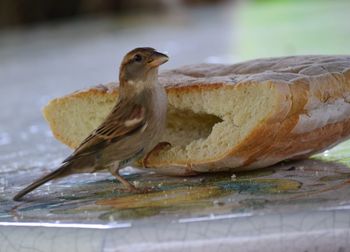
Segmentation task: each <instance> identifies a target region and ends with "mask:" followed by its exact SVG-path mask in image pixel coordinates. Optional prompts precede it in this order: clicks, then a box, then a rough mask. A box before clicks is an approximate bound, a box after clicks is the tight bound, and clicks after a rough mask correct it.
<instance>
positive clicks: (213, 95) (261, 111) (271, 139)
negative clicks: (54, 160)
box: [43, 56, 350, 175]
mask: <svg viewBox="0 0 350 252" xmlns="http://www.w3.org/2000/svg"><path fill="white" fill-rule="evenodd" d="M159 81H160V83H161V84H162V85H165V86H166V89H167V94H168V99H169V106H168V117H167V130H166V133H165V135H164V137H163V138H164V141H168V142H170V143H171V144H172V147H171V148H170V149H166V150H164V151H161V152H160V153H159V154H158V155H155V154H153V155H151V156H150V159H149V164H150V166H151V167H152V169H154V170H155V171H158V172H162V173H166V174H172V175H191V174H196V173H200V172H216V171H226V170H232V171H239V170H248V169H255V168H260V167H266V166H270V165H273V164H275V163H278V162H280V161H282V160H286V159H299V158H305V157H308V156H310V155H312V154H315V153H318V152H321V151H323V150H325V149H327V148H330V147H332V146H333V145H335V144H337V143H339V142H340V141H343V140H345V139H347V138H348V137H349V135H350V104H349V101H350V56H294V57H283V58H270V59H259V60H252V61H248V62H244V63H240V64H234V65H216V64H201V65H192V66H186V67H182V68H179V69H175V70H170V71H164V72H162V73H161V74H160V78H159ZM117 96H118V89H117V86H116V85H115V84H113V83H111V84H108V85H100V86H98V87H94V88H91V89H88V90H83V91H79V92H75V93H73V94H70V95H68V96H64V97H62V98H58V99H54V100H52V101H51V102H50V103H49V104H48V105H47V106H46V107H45V108H44V111H43V112H44V116H45V118H46V120H47V121H48V122H49V124H50V127H51V129H52V132H53V134H54V135H55V137H56V138H57V139H58V140H59V141H61V142H63V143H65V144H67V145H68V146H70V147H72V148H75V147H76V146H77V145H78V144H79V143H80V142H81V141H82V140H83V139H84V138H85V137H86V136H87V135H88V134H89V133H90V132H91V131H92V130H93V129H94V128H95V127H97V126H98V124H99V123H100V122H101V121H102V120H103V119H104V117H105V116H106V115H107V113H108V112H109V110H110V109H111V108H112V106H113V105H114V104H115V102H116V99H117Z"/></svg>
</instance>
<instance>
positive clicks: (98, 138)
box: [63, 101, 146, 163]
mask: <svg viewBox="0 0 350 252" xmlns="http://www.w3.org/2000/svg"><path fill="white" fill-rule="evenodd" d="M145 114H146V111H145V108H144V107H143V106H142V105H139V104H134V103H130V102H128V101H120V102H119V103H118V104H117V105H116V106H115V108H114V109H113V110H112V112H111V113H110V114H109V115H108V116H107V118H106V119H105V121H104V122H103V123H102V124H101V125H100V126H99V127H98V128H97V129H96V130H94V131H93V132H92V133H91V134H90V135H89V136H88V137H87V138H85V140H84V141H83V142H82V143H81V144H80V145H79V146H78V148H77V149H76V150H75V151H74V152H73V154H72V155H70V156H69V157H68V158H66V159H65V160H64V161H63V163H65V162H70V161H73V160H75V159H77V158H80V157H83V156H87V155H92V154H95V153H96V152H97V151H101V150H102V149H103V148H105V147H107V146H109V144H111V143H115V142H117V141H118V140H120V139H122V138H124V137H127V136H130V135H131V134H133V133H134V132H135V131H137V130H139V129H141V128H142V127H144V126H145V125H146V120H145Z"/></svg>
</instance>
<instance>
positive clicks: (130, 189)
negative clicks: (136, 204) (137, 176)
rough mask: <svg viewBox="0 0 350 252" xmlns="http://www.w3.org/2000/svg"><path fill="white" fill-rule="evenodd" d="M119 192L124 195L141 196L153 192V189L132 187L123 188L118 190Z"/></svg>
mask: <svg viewBox="0 0 350 252" xmlns="http://www.w3.org/2000/svg"><path fill="white" fill-rule="evenodd" d="M118 190H119V191H122V192H126V193H135V194H143V193H150V192H153V191H154V188H152V187H143V188H137V187H135V186H133V185H131V187H129V186H128V187H124V188H120V189H118Z"/></svg>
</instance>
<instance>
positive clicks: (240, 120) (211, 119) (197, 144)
mask: <svg viewBox="0 0 350 252" xmlns="http://www.w3.org/2000/svg"><path fill="white" fill-rule="evenodd" d="M276 92H277V91H276V90H275V88H273V85H271V84H269V83H260V84H257V83H253V84H251V85H241V86H240V85H231V86H229V85H227V86H223V87H221V88H212V87H211V86H208V87H201V88H198V89H195V88H193V89H190V90H170V91H169V92H168V101H169V106H168V117H167V128H166V132H165V134H164V136H163V141H167V142H169V143H171V145H172V147H171V148H168V149H165V150H163V151H161V152H160V153H159V155H153V156H151V158H150V161H151V163H156V164H170V163H180V164H181V163H188V162H191V163H195V162H205V161H208V160H213V159H216V158H218V157H221V156H223V155H225V154H227V152H229V151H231V150H232V149H233V148H234V147H235V146H237V145H238V144H240V143H241V142H242V141H243V140H244V139H245V138H246V137H247V136H248V135H249V134H250V133H251V132H252V130H253V129H254V128H255V127H257V125H259V124H260V123H262V122H263V121H264V120H267V119H268V118H269V115H270V114H271V113H273V111H275V110H276V109H277V108H276V106H278V102H277V99H276V97H277V95H276ZM116 100H117V94H116V93H115V92H114V93H112V94H108V95H103V94H95V95H75V96H74V95H73V96H67V97H64V98H60V99H56V100H53V101H52V102H51V103H50V104H49V105H48V106H46V107H45V108H44V115H45V118H46V119H47V120H48V122H49V123H50V126H51V128H52V131H53V133H54V134H55V136H56V137H57V138H58V139H59V140H60V141H62V142H64V143H65V144H67V145H69V146H70V147H72V148H75V147H77V146H78V145H79V143H80V142H81V141H82V140H83V139H84V138H85V137H86V136H88V134H90V132H92V131H93V130H94V129H95V128H96V127H97V126H98V125H99V124H100V123H101V122H102V121H103V119H104V118H105V117H106V116H107V114H108V113H109V111H110V110H111V109H112V107H113V106H114V104H115V103H116Z"/></svg>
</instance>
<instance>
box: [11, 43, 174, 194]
mask: <svg viewBox="0 0 350 252" xmlns="http://www.w3.org/2000/svg"><path fill="white" fill-rule="evenodd" d="M168 60H169V58H168V56H167V55H166V54H163V53H161V52H158V51H156V50H155V49H154V48H150V47H139V48H135V49H133V50H131V51H129V52H128V53H127V54H126V55H125V56H124V58H123V60H122V62H121V64H120V68H119V97H118V100H116V104H115V105H114V107H113V108H112V110H111V111H110V113H109V114H108V115H107V117H106V118H105V119H104V121H103V122H102V123H101V124H100V125H99V126H98V127H97V128H96V129H95V130H93V131H92V132H91V133H90V135H89V136H88V137H86V138H85V139H84V140H83V141H82V142H81V143H80V145H79V146H78V147H77V148H76V149H75V150H74V151H73V153H72V154H71V155H70V156H68V157H67V158H66V159H65V160H63V161H62V163H61V165H60V166H59V167H58V168H57V169H56V170H54V171H52V172H51V173H49V174H47V175H44V176H43V177H41V178H39V179H38V180H36V181H34V182H33V183H31V184H30V185H29V186H27V187H25V188H24V189H22V190H21V191H20V192H18V193H17V194H16V195H15V196H14V198H13V199H14V200H15V201H19V200H21V198H22V197H23V196H24V195H26V194H28V193H29V192H31V191H33V190H34V189H36V188H37V187H39V186H41V185H43V184H45V183H46V182H48V181H50V180H52V179H57V178H62V177H65V176H68V175H71V174H76V173H84V172H90V173H93V172H97V171H100V170H105V169H107V170H108V171H109V172H110V173H111V174H112V175H113V176H114V177H115V178H116V179H117V180H118V181H119V182H121V183H122V184H123V185H124V187H125V189H126V190H127V191H130V192H140V189H139V188H136V187H135V186H134V185H133V184H131V183H130V182H128V181H127V180H126V179H125V178H123V177H122V176H121V175H120V173H119V171H120V169H122V168H124V167H125V166H127V165H128V164H130V163H132V162H133V161H135V160H139V159H140V158H142V157H144V156H145V155H146V156H145V158H144V161H143V163H144V164H147V158H148V155H147V154H149V153H151V152H152V151H159V149H160V148H164V147H165V146H167V144H166V143H165V144H164V142H160V140H161V136H162V134H163V132H164V130H165V124H166V113H167V102H168V101H167V95H166V91H165V88H164V87H163V86H162V85H160V84H159V82H158V68H159V66H160V65H162V64H164V63H165V62H167V61H168ZM141 190H142V189H141Z"/></svg>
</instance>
